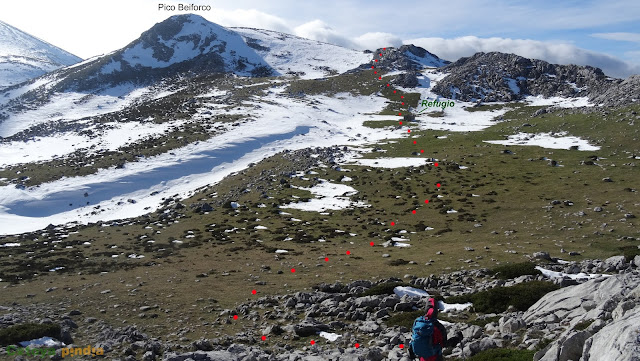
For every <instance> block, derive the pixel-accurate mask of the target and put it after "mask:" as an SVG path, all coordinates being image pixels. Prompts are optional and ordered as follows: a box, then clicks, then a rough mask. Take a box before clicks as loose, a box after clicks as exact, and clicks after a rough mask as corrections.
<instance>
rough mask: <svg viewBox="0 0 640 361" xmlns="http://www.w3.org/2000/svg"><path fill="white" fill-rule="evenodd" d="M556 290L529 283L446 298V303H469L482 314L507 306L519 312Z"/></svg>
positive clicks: (552, 286) (497, 310) (548, 286)
mask: <svg viewBox="0 0 640 361" xmlns="http://www.w3.org/2000/svg"><path fill="white" fill-rule="evenodd" d="M558 288H559V286H556V285H554V284H553V283H551V282H544V281H531V282H525V283H520V284H517V285H515V286H511V287H496V288H493V289H490V290H487V291H481V292H476V293H473V294H469V295H462V296H453V297H447V299H446V302H447V303H466V302H471V303H473V308H474V309H475V311H476V312H482V313H500V312H504V311H506V310H507V308H508V307H509V306H513V307H515V308H516V309H517V310H519V311H526V310H527V309H528V308H529V307H531V306H532V305H533V304H534V303H536V302H537V301H538V300H539V299H540V298H542V296H544V295H546V294H547V293H549V292H551V291H555V290H557V289H558Z"/></svg>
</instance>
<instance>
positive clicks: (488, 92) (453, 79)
mask: <svg viewBox="0 0 640 361" xmlns="http://www.w3.org/2000/svg"><path fill="white" fill-rule="evenodd" d="M441 70H442V71H443V72H445V73H448V74H447V76H446V77H444V78H443V79H442V80H441V81H439V82H438V84H436V85H435V86H434V87H433V91H434V92H435V93H437V94H439V95H441V96H443V97H446V98H452V99H460V100H464V101H482V102H497V101H500V102H507V101H514V100H519V99H522V98H523V97H524V96H526V95H542V96H544V97H552V96H562V97H583V96H588V97H591V98H593V97H596V96H598V95H601V94H603V93H604V92H605V91H607V90H608V89H609V88H610V87H612V86H614V85H616V84H618V83H620V81H621V80H619V79H612V78H609V77H607V76H606V75H605V74H604V73H603V72H602V70H600V69H599V68H594V67H591V66H578V65H556V64H550V63H547V62H546V61H542V60H536V59H527V58H524V57H521V56H518V55H515V54H504V53H498V52H491V53H476V54H475V55H473V56H471V57H468V58H460V59H459V60H458V61H456V62H455V63H453V64H449V65H447V66H445V67H443V68H442V69H441Z"/></svg>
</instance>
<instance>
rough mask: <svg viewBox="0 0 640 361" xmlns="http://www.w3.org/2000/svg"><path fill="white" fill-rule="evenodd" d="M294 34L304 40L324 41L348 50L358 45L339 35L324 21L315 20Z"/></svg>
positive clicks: (299, 27) (303, 25)
mask: <svg viewBox="0 0 640 361" xmlns="http://www.w3.org/2000/svg"><path fill="white" fill-rule="evenodd" d="M294 34H295V35H298V36H300V37H303V38H307V39H312V40H317V41H323V42H325V43H331V44H335V45H340V46H344V47H346V48H352V49H355V48H356V47H357V45H356V44H355V43H354V42H353V41H352V40H351V39H349V38H347V37H346V36H343V35H342V34H340V33H338V32H337V31H336V30H334V29H333V28H331V27H330V26H329V25H328V24H327V23H325V22H324V21H322V20H313V21H309V22H308V23H304V24H302V25H300V26H298V27H296V28H295V29H294Z"/></svg>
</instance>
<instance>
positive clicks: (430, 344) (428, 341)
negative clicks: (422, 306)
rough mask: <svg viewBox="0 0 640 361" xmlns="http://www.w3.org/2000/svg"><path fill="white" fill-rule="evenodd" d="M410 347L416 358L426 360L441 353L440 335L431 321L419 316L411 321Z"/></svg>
mask: <svg viewBox="0 0 640 361" xmlns="http://www.w3.org/2000/svg"><path fill="white" fill-rule="evenodd" d="M410 346H411V350H413V353H414V354H415V355H416V356H418V357H422V358H424V359H426V360H429V358H433V359H435V357H436V356H437V355H439V354H441V353H442V335H441V333H440V330H439V329H438V328H437V327H435V325H434V324H433V321H432V320H431V319H429V318H427V317H425V316H420V317H418V318H416V320H415V321H413V328H412V335H411V344H410Z"/></svg>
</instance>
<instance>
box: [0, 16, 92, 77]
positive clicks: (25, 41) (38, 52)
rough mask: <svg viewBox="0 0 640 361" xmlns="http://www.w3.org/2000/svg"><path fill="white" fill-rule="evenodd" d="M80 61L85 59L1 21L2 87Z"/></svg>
mask: <svg viewBox="0 0 640 361" xmlns="http://www.w3.org/2000/svg"><path fill="white" fill-rule="evenodd" d="M79 61H82V59H81V58H79V57H77V56H75V55H73V54H71V53H68V52H66V51H64V50H62V49H60V48H58V47H55V46H53V45H51V44H49V43H47V42H45V41H42V40H40V39H38V38H36V37H34V36H32V35H29V34H27V33H25V32H24V31H22V30H20V29H17V28H15V27H13V26H11V25H9V24H7V23H5V22H2V21H0V88H2V87H5V86H10V85H14V84H18V83H21V82H23V81H26V80H29V79H32V78H35V77H37V76H40V75H42V74H45V73H48V72H50V71H53V70H56V69H58V68H62V67H64V66H68V65H71V64H75V63H77V62H79Z"/></svg>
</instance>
